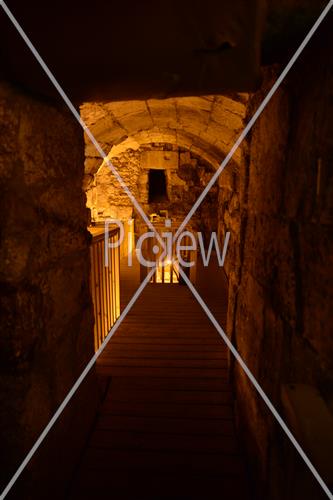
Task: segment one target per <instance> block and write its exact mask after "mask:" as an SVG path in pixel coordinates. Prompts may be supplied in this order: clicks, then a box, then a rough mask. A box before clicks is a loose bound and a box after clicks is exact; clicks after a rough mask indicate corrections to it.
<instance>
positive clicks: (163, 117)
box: [80, 94, 248, 174]
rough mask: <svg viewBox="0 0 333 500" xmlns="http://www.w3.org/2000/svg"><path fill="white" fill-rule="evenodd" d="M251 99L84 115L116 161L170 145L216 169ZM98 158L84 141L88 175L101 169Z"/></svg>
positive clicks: (191, 100) (115, 106)
mask: <svg viewBox="0 0 333 500" xmlns="http://www.w3.org/2000/svg"><path fill="white" fill-rule="evenodd" d="M247 98H248V96H247V94H233V95H232V96H220V95H215V96H203V97H178V98H175V99H163V100H157V99H149V100H147V101H122V102H109V103H99V102H96V103H85V104H83V105H82V106H81V108H80V111H81V115H82V118H83V120H84V121H85V123H86V124H87V125H88V126H89V129H90V130H91V132H92V133H93V134H94V136H95V137H96V139H97V140H98V141H99V142H100V144H101V145H102V147H103V150H104V152H105V153H106V154H108V153H109V152H110V150H111V152H110V156H112V157H115V156H117V155H118V154H120V153H123V152H125V151H127V150H128V149H132V150H137V149H138V148H139V147H140V146H144V145H145V144H151V143H168V144H173V145H175V146H177V147H182V148H186V149H187V150H189V151H191V152H193V153H194V154H197V155H198V156H200V157H201V158H202V159H204V160H205V161H207V162H209V163H211V164H212V165H214V166H216V167H217V166H218V165H219V163H220V162H221V160H222V159H223V157H224V156H225V155H226V154H227V153H228V152H229V149H230V148H231V146H232V145H233V142H234V141H235V139H236V138H237V135H238V134H239V132H240V130H241V129H242V124H243V119H244V116H245V113H246V103H247ZM111 148H112V149H111ZM97 156H98V155H97V153H96V150H95V147H94V146H93V145H92V144H91V143H90V141H89V139H88V137H86V163H85V172H86V174H94V173H95V172H96V171H97V169H98V167H99V166H100V165H101V163H102V161H101V160H100V159H98V157H97ZM96 158H97V160H99V161H96V162H95V160H96ZM240 161H241V149H239V151H236V153H235V155H234V162H235V163H238V162H240Z"/></svg>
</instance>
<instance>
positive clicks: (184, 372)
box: [97, 359, 228, 380]
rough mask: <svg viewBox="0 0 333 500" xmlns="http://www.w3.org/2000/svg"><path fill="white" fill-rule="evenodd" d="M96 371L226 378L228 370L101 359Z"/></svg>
mask: <svg viewBox="0 0 333 500" xmlns="http://www.w3.org/2000/svg"><path fill="white" fill-rule="evenodd" d="M97 373H99V374H100V375H104V376H105V375H107V376H111V377H121V376H127V377H129V376H130V377H162V378H164V377H172V378H173V377H177V378H178V377H181V378H182V377H184V378H185V377H190V378H221V380H227V377H228V371H227V370H226V369H218V368H206V369H204V368H182V367H180V368H172V367H166V368H161V367H158V366H156V367H141V366H110V365H108V364H105V365H104V363H103V360H102V359H101V360H100V362H99V364H98V369H97Z"/></svg>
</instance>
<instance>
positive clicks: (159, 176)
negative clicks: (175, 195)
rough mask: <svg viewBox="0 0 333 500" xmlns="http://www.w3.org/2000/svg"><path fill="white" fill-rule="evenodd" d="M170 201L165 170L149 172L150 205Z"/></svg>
mask: <svg viewBox="0 0 333 500" xmlns="http://www.w3.org/2000/svg"><path fill="white" fill-rule="evenodd" d="M163 201H168V195H167V189H166V178H165V170H149V203H160V202H163Z"/></svg>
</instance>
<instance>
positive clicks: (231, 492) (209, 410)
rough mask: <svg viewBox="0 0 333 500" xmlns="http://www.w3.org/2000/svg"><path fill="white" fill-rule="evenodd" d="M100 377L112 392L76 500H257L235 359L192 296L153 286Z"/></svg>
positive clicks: (108, 352) (108, 353)
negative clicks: (232, 376) (252, 493)
mask: <svg viewBox="0 0 333 500" xmlns="http://www.w3.org/2000/svg"><path fill="white" fill-rule="evenodd" d="M127 285H128V283H127ZM123 286H124V288H123V290H124V293H125V294H126V293H128V295H131V294H130V293H129V292H128V289H129V288H128V286H126V282H125V285H123ZM134 289H135V288H134ZM133 291H134V290H133ZM97 370H98V373H99V375H100V376H101V377H105V379H106V380H107V389H106V391H105V398H104V400H103V402H102V405H101V407H100V409H99V413H98V415H97V418H96V422H95V426H94V428H93V430H92V433H91V435H90V439H89V442H88V444H87V447H86V449H85V452H84V454H83V456H82V459H81V462H80V464H79V467H78V469H77V474H76V478H75V481H74V485H73V487H72V494H71V497H70V498H71V499H82V498H91V499H115V500H122V499H131V500H141V499H142V500H167V499H168V500H176V499H177V500H178V499H179V500H187V499H201V500H202V499H205V500H209V499H215V498H219V499H221V498H225V499H227V500H231V499H242V500H244V499H246V498H248V488H247V480H246V472H245V467H244V463H243V459H242V456H241V454H240V451H239V446H238V442H237V437H236V434H235V428H234V418H233V406H232V396H231V390H230V387H229V383H228V378H227V349H226V347H225V345H224V343H223V341H222V339H221V338H220V336H219V335H218V333H217V332H216V330H215V329H214V327H213V326H212V325H211V323H210V322H209V320H208V319H207V317H206V315H205V314H204V312H203V311H202V309H201V308H200V306H199V305H198V303H197V302H196V301H195V299H194V298H193V296H192V294H191V292H190V291H189V289H188V288H187V287H186V286H182V285H175V284H174V285H170V284H149V285H148V286H147V287H146V289H145V290H144V291H143V293H142V295H141V296H140V297H139V299H138V301H137V302H136V304H135V305H134V307H133V308H132V309H131V311H130V313H129V314H128V315H127V317H126V318H125V320H124V321H123V323H122V324H121V326H120V327H119V329H118V330H117V332H116V333H115V335H114V337H113V338H112V339H111V341H110V342H109V344H108V346H107V348H106V349H105V351H104V353H103V354H102V355H101V357H100V359H99V361H98V366H97Z"/></svg>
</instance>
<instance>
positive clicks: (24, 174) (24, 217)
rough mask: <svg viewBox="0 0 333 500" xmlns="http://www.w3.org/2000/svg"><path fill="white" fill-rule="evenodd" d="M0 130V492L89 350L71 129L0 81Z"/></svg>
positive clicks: (77, 161) (84, 247)
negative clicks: (0, 83) (0, 465)
mask: <svg viewBox="0 0 333 500" xmlns="http://www.w3.org/2000/svg"><path fill="white" fill-rule="evenodd" d="M0 130H1V144H0V171H1V176H0V179H1V180H0V182H1V202H0V203H1V211H0V213H1V246H0V303H1V335H0V428H1V444H0V450H1V464H2V467H1V481H0V483H1V489H2V486H4V483H5V482H6V481H8V480H9V476H10V475H11V474H13V473H14V472H15V470H16V468H17V467H18V465H19V464H20V462H21V460H22V459H23V458H24V455H25V453H27V451H28V450H29V449H30V447H31V446H32V444H33V443H34V440H35V439H36V438H37V436H38V435H39V433H40V432H41V431H42V429H43V428H44V426H45V425H46V424H47V423H48V420H49V419H50V417H51V416H52V414H53V412H54V411H55V409H56V408H57V407H58V405H59V404H60V402H61V401H62V400H63V398H64V396H65V395H66V393H67V392H68V390H69V389H70V388H71V386H72V384H73V382H74V381H75V379H76V378H77V376H78V375H79V373H80V372H81V370H82V369H83V367H84V366H85V364H86V363H87V361H88V359H89V357H90V356H91V355H92V353H93V333H92V321H93V320H92V313H91V304H90V293H89V253H88V252H89V239H88V235H87V230H86V225H87V209H86V208H85V196H84V194H83V192H82V177H83V161H84V158H83V150H84V146H83V137H82V133H81V130H80V129H79V127H78V126H77V124H76V123H75V122H74V120H73V119H72V117H71V116H70V115H69V114H68V112H67V111H64V110H63V109H57V108H55V107H53V106H50V105H48V104H46V103H41V102H38V101H37V100H35V99H33V98H31V97H29V96H26V95H24V94H22V93H20V92H18V91H17V90H14V89H13V88H10V87H8V86H7V85H4V84H2V85H1V87H0ZM73 412H74V413H71V414H68V415H67V417H68V418H69V420H70V419H72V418H73V417H74V414H75V409H73ZM75 418H78V414H76V417H75ZM69 420H67V423H66V422H65V421H62V422H61V423H60V425H62V426H63V429H62V430H63V431H64V432H65V433H66V429H67V430H68V428H67V427H68V425H67V424H68V422H69ZM83 420H85V418H84V419H83ZM66 426H67V427H66ZM59 453H60V455H59V456H61V452H60V450H59ZM59 456H58V458H59ZM50 463H51V462H50ZM40 465H41V464H39V467H40ZM37 477H38V476H37ZM21 498H22V497H21ZM25 498H28V492H26V496H25Z"/></svg>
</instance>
